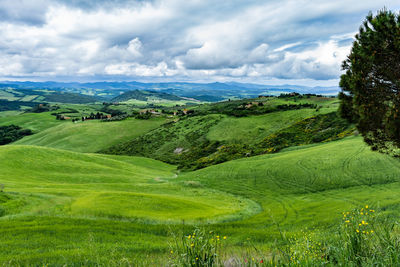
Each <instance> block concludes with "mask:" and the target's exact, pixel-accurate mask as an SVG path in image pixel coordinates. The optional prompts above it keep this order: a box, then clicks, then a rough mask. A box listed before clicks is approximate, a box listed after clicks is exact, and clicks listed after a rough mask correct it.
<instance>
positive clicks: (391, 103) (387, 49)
mask: <svg viewBox="0 0 400 267" xmlns="http://www.w3.org/2000/svg"><path fill="white" fill-rule="evenodd" d="M355 39H356V40H355V41H354V43H353V47H352V49H351V53H350V55H349V56H348V57H347V59H346V60H345V61H344V62H343V64H342V67H343V70H345V71H346V73H345V74H343V75H342V76H341V79H340V87H341V88H342V92H341V93H340V94H339V98H340V100H341V105H340V109H339V112H340V114H341V116H342V117H343V118H346V119H347V120H348V121H350V122H352V123H355V124H356V126H357V129H358V130H359V132H360V133H361V134H362V136H363V137H364V140H365V142H366V143H367V144H368V145H370V146H371V147H372V149H374V150H379V151H381V152H384V153H389V154H392V155H394V156H400V15H399V14H394V13H393V12H391V11H387V10H382V11H380V12H378V13H377V15H376V16H374V15H372V14H371V13H370V14H369V15H368V16H367V18H366V20H365V21H364V23H363V24H362V25H361V27H360V30H359V33H358V34H357V35H356V36H355Z"/></svg>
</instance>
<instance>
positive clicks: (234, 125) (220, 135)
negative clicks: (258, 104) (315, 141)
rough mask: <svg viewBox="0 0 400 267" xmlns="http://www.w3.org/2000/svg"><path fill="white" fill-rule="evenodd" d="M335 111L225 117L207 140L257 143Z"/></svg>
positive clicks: (323, 110)
mask: <svg viewBox="0 0 400 267" xmlns="http://www.w3.org/2000/svg"><path fill="white" fill-rule="evenodd" d="M335 110H336V109H332V108H323V109H321V110H320V111H318V112H317V111H315V109H300V110H288V111H280V112H273V113H268V114H265V115H259V116H249V117H241V118H236V117H231V116H225V117H224V119H222V120H221V121H220V122H219V123H218V124H217V125H215V126H213V127H212V128H211V129H210V132H209V133H208V135H207V138H208V139H210V140H216V141H221V142H228V143H236V142H238V143H247V144H248V143H257V142H260V141H261V140H263V139H264V138H265V137H266V136H268V135H270V134H272V133H274V132H276V131H278V130H280V129H283V128H285V127H288V126H289V125H290V124H292V123H294V122H297V121H300V120H302V119H305V118H308V117H312V116H316V115H319V114H325V113H328V112H332V111H335Z"/></svg>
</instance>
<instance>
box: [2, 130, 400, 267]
mask: <svg viewBox="0 0 400 267" xmlns="http://www.w3.org/2000/svg"><path fill="white" fill-rule="evenodd" d="M0 162H1V169H2V172H1V174H0V179H1V181H2V183H4V185H5V192H6V193H5V194H4V196H3V198H2V199H3V200H2V201H3V203H2V204H1V207H2V210H3V211H2V213H3V216H2V217H1V219H0V225H1V229H3V230H2V235H1V237H0V246H1V248H2V249H1V250H0V251H1V252H0V260H1V261H2V262H8V261H9V260H11V259H18V262H20V263H24V262H25V260H26V261H28V262H52V263H54V262H58V263H61V262H67V263H72V262H84V261H85V260H84V259H89V260H90V261H98V262H103V264H104V263H107V262H108V260H110V259H112V260H116V261H122V258H128V259H130V260H133V259H134V258H135V257H137V256H138V254H140V253H143V252H145V254H146V255H158V256H155V257H156V258H157V259H163V257H164V256H163V255H166V254H167V252H168V240H170V239H169V236H168V232H169V231H170V229H176V228H177V227H178V225H179V224H181V223H182V221H183V220H184V221H185V225H186V226H185V227H190V224H192V223H196V224H204V223H207V222H208V223H212V224H211V225H208V226H207V227H209V228H212V229H215V230H217V231H219V232H221V233H223V234H224V235H227V236H228V237H229V239H228V244H229V247H231V249H232V250H233V249H234V248H235V247H237V248H238V247H241V246H244V245H245V243H246V240H247V239H251V240H252V242H253V243H254V244H255V245H256V246H257V247H258V248H259V249H266V250H267V249H268V247H269V246H270V245H271V244H273V242H274V240H275V239H276V238H278V231H277V227H276V225H277V223H279V225H280V227H281V229H282V230H284V231H285V232H288V233H296V232H299V231H300V230H302V229H304V228H305V227H307V228H308V229H318V230H319V231H327V233H328V235H329V233H330V232H329V231H330V230H331V229H333V228H334V227H335V226H336V225H337V222H338V221H339V220H340V215H341V212H342V211H345V210H348V209H350V208H352V207H357V206H359V205H365V204H368V205H375V206H380V207H382V208H385V209H386V212H388V213H393V214H395V215H396V216H397V215H398V213H397V207H398V205H399V202H398V196H400V183H399V177H398V175H396V174H398V173H399V171H400V161H399V160H398V159H394V158H391V157H388V156H385V155H382V154H379V153H375V152H371V151H370V150H369V148H368V147H367V146H366V145H364V144H363V143H362V141H361V139H360V138H358V137H352V138H347V139H344V140H340V141H336V142H330V143H327V144H322V145H312V146H307V147H304V148H302V147H298V148H297V149H290V150H288V151H284V152H281V153H278V154H271V155H264V156H257V157H252V158H248V159H241V160H236V161H231V162H226V163H223V164H220V165H215V166H212V167H208V168H205V169H202V170H198V171H195V172H190V173H182V174H180V175H179V176H178V178H175V177H176V176H175V173H174V172H175V168H174V167H173V166H170V165H167V164H164V163H161V162H158V161H155V160H151V159H145V158H138V157H124V156H105V155H99V154H80V153H76V152H67V151H65V150H56V149H51V148H40V147H35V146H16V145H10V146H4V147H1V148H0ZM372 199H373V200H372ZM4 200H5V201H4ZM178 222H179V224H175V223H178ZM188 224H189V226H188ZM65 231H68V234H66V233H65ZM27 238H29V244H26V240H27ZM25 244H26V245H25ZM104 253H106V254H107V255H108V254H109V255H112V257H111V256H110V257H104V256H102V255H104ZM94 255H95V256H94ZM143 257H145V256H143ZM145 258H146V257H145Z"/></svg>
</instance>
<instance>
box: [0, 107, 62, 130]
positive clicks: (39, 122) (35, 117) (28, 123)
mask: <svg viewBox="0 0 400 267" xmlns="http://www.w3.org/2000/svg"><path fill="white" fill-rule="evenodd" d="M50 113H51V112H43V113H22V114H18V113H16V114H10V115H7V116H4V117H1V116H0V125H1V126H3V125H11V124H14V125H18V126H20V127H22V128H25V129H30V130H32V131H34V132H40V131H43V130H46V129H48V128H51V127H53V126H57V125H59V124H63V123H64V122H63V121H59V120H56V119H55V117H54V116H52V115H51V114H50Z"/></svg>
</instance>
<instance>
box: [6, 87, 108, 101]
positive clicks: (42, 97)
mask: <svg viewBox="0 0 400 267" xmlns="http://www.w3.org/2000/svg"><path fill="white" fill-rule="evenodd" d="M0 100H1V101H3V102H4V101H5V102H7V104H8V105H9V106H10V105H12V103H14V102H15V103H14V106H15V105H19V104H21V103H19V102H22V104H24V105H23V106H32V105H36V104H37V103H38V102H41V103H43V102H58V103H71V104H87V103H94V102H98V101H102V100H104V98H102V97H100V96H91V95H84V94H80V93H73V92H65V91H54V90H50V89H40V88H36V89H27V88H12V87H2V86H0ZM3 104H4V103H3Z"/></svg>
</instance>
